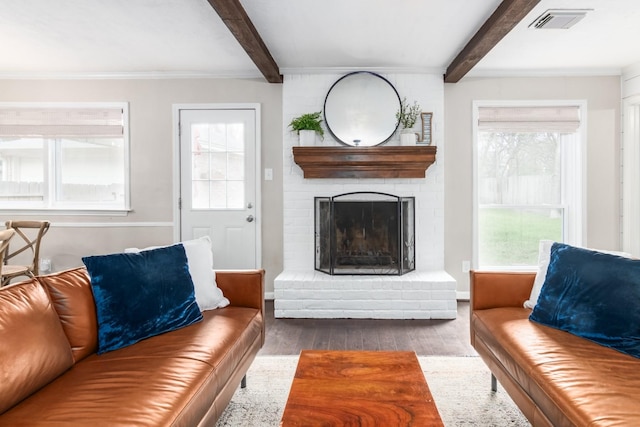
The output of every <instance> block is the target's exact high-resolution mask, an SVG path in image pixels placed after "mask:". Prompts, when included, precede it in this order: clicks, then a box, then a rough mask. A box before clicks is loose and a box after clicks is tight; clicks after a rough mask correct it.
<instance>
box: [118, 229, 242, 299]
mask: <svg viewBox="0 0 640 427" xmlns="http://www.w3.org/2000/svg"><path fill="white" fill-rule="evenodd" d="M177 244H178V245H182V246H184V250H185V252H186V253H187V262H188V264H189V274H191V279H192V280H193V287H194V289H195V293H196V302H197V303H198V307H200V310H201V311H205V310H213V309H216V308H222V307H226V306H228V305H229V300H228V299H227V298H225V297H224V295H223V294H222V291H221V290H220V288H218V286H217V285H216V272H215V271H214V270H213V252H212V251H211V238H210V237H209V236H203V237H199V238H197V239H192V240H185V241H183V242H180V243H177ZM160 247H165V246H151V247H148V248H145V249H138V248H127V249H125V250H124V251H125V253H133V252H140V251H141V250H143V251H146V250H150V249H157V248H160Z"/></svg>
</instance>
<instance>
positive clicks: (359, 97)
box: [324, 71, 400, 147]
mask: <svg viewBox="0 0 640 427" xmlns="http://www.w3.org/2000/svg"><path fill="white" fill-rule="evenodd" d="M398 110H400V96H399V95H398V92H397V91H396V89H395V88H394V87H393V85H392V84H391V83H389V81H388V80H387V79H385V78H384V77H382V76H380V75H378V74H375V73H371V72H368V71H357V72H355V73H350V74H347V75H345V76H343V77H341V78H340V79H339V80H338V81H337V82H335V83H334V84H333V86H331V89H329V92H328V93H327V97H326V99H325V100H324V121H325V123H326V125H327V128H328V129H329V132H331V134H332V135H333V136H334V137H335V138H336V139H337V140H338V141H340V142H342V143H343V144H347V145H351V146H354V147H370V146H373V145H379V144H382V143H383V142H386V141H387V140H389V138H391V136H392V135H393V133H394V132H395V131H396V129H397V128H398V124H399V120H398V119H397V118H396V112H397V111H398Z"/></svg>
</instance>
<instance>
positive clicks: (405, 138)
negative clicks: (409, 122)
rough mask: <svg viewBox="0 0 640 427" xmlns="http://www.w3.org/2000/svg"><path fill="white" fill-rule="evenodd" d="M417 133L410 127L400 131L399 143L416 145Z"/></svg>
mask: <svg viewBox="0 0 640 427" xmlns="http://www.w3.org/2000/svg"><path fill="white" fill-rule="evenodd" d="M416 139H417V135H416V133H415V132H414V131H412V130H411V129H404V130H403V131H402V132H400V145H416Z"/></svg>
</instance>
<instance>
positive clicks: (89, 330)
mask: <svg viewBox="0 0 640 427" xmlns="http://www.w3.org/2000/svg"><path fill="white" fill-rule="evenodd" d="M38 280H39V281H40V283H42V284H43V285H44V286H45V287H46V289H47V290H48V291H49V296H50V297H51V301H52V302H53V307H54V308H55V309H56V312H57V313H58V316H59V317H60V322H62V328H63V329H64V332H65V334H67V339H68V340H69V343H70V344H71V350H72V352H73V360H74V362H75V363H77V362H79V361H80V360H82V359H84V358H85V357H87V356H88V355H90V354H93V353H95V352H96V350H97V349H98V320H97V319H96V305H95V303H94V302H93V294H92V293H91V282H90V281H89V275H88V274H87V269H86V268H84V267H78V268H74V269H71V270H66V271H61V272H58V273H54V274H49V275H46V276H39V277H38Z"/></svg>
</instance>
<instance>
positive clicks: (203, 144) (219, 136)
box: [191, 123, 245, 209]
mask: <svg viewBox="0 0 640 427" xmlns="http://www.w3.org/2000/svg"><path fill="white" fill-rule="evenodd" d="M244 131H245V129H244V124H243V123H205V124H202V123H200V124H194V125H192V128H191V135H192V142H191V148H192V153H191V155H192V165H193V170H192V181H194V185H193V186H192V191H193V195H192V200H193V202H192V208H193V209H242V208H244V205H245V202H244V176H245V171H244V167H245V166H244V162H245V159H244V137H245V135H244ZM195 182H199V184H198V185H195ZM196 192H197V193H196Z"/></svg>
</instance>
